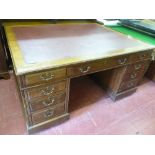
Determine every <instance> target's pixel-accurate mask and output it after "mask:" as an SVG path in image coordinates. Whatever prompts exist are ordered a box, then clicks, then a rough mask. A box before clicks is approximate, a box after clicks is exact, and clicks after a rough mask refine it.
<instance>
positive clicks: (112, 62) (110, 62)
mask: <svg viewBox="0 0 155 155" xmlns="http://www.w3.org/2000/svg"><path fill="white" fill-rule="evenodd" d="M127 63H129V56H128V55H126V56H118V57H114V58H109V59H107V61H106V68H114V67H117V66H122V65H125V64H127Z"/></svg>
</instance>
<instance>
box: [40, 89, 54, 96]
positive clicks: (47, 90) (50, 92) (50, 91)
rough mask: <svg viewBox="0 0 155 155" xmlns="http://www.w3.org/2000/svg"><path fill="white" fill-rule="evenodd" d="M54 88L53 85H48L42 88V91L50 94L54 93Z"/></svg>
mask: <svg viewBox="0 0 155 155" xmlns="http://www.w3.org/2000/svg"><path fill="white" fill-rule="evenodd" d="M54 89H55V88H54V87H52V88H51V87H47V88H45V89H43V90H41V92H42V94H43V95H50V94H52V93H53V91H54Z"/></svg>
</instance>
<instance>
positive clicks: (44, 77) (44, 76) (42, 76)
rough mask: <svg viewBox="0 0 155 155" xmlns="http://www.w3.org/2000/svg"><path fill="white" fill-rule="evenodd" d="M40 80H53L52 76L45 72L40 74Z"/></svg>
mask: <svg viewBox="0 0 155 155" xmlns="http://www.w3.org/2000/svg"><path fill="white" fill-rule="evenodd" d="M40 78H41V79H42V80H45V81H48V80H51V79H53V78H54V74H52V73H49V72H46V73H43V74H41V75H40Z"/></svg>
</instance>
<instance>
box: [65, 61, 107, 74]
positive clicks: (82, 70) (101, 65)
mask: <svg viewBox="0 0 155 155" xmlns="http://www.w3.org/2000/svg"><path fill="white" fill-rule="evenodd" d="M104 69H105V61H104V60H102V61H98V62H93V63H83V64H79V65H74V66H72V67H68V68H67V76H78V75H85V74H89V73H91V72H96V71H100V70H104Z"/></svg>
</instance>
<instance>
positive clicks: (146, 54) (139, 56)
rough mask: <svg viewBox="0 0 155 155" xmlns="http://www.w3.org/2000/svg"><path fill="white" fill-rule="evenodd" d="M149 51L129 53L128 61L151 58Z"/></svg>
mask: <svg viewBox="0 0 155 155" xmlns="http://www.w3.org/2000/svg"><path fill="white" fill-rule="evenodd" d="M151 53H152V52H151V51H144V52H139V53H135V54H131V55H130V61H131V62H136V61H142V60H145V59H151Z"/></svg>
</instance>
